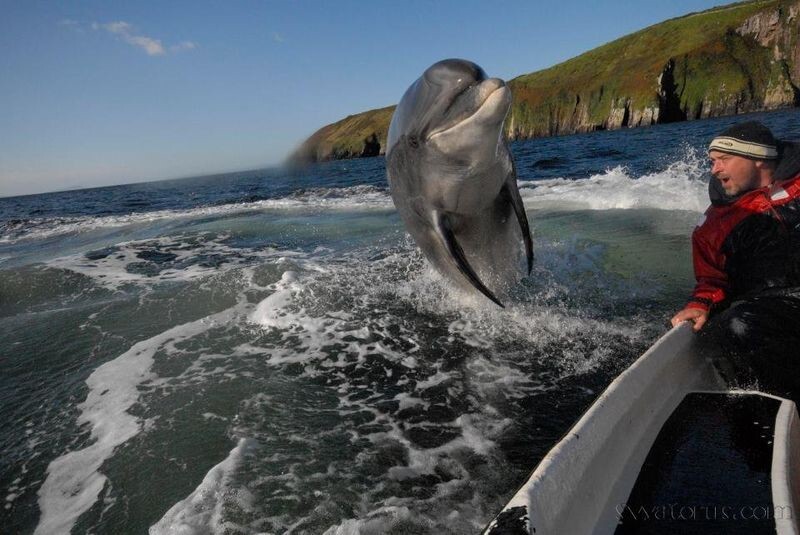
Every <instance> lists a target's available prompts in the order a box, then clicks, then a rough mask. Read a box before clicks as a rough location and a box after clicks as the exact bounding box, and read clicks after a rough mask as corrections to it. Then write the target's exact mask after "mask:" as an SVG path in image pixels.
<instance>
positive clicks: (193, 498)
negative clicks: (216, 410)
mask: <svg viewBox="0 0 800 535" xmlns="http://www.w3.org/2000/svg"><path fill="white" fill-rule="evenodd" d="M247 443H248V439H245V438H242V439H239V443H238V444H237V445H236V447H235V448H233V449H232V450H231V451H230V453H229V454H228V456H227V457H226V458H225V459H224V460H223V461H222V462H220V463H219V464H217V465H216V466H214V467H213V468H212V469H211V470H209V471H208V473H207V474H206V476H205V477H204V478H203V481H202V482H201V483H200V485H198V487H197V488H196V489H195V490H194V491H193V492H192V493H191V494H190V495H189V496H188V497H186V498H185V499H184V500H181V501H179V502H178V503H176V504H175V505H173V506H172V507H171V508H170V509H169V511H167V512H166V513H165V514H164V516H162V517H161V520H159V521H158V522H156V523H155V524H153V525H152V526H151V527H150V530H149V532H150V535H194V534H201V533H220V532H222V531H223V528H224V524H225V522H224V521H223V520H222V508H223V505H224V504H225V500H224V498H225V497H226V496H227V495H228V494H230V493H231V492H233V491H232V490H231V487H230V480H231V477H232V475H233V473H234V472H235V471H236V469H237V468H238V466H239V465H240V464H241V462H242V458H243V456H244V451H245V448H246V446H247Z"/></svg>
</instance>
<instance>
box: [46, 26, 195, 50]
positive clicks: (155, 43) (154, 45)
mask: <svg viewBox="0 0 800 535" xmlns="http://www.w3.org/2000/svg"><path fill="white" fill-rule="evenodd" d="M59 25H61V26H69V27H72V28H75V29H81V27H82V24H81V23H80V22H78V21H74V20H70V19H64V20H62V21H60V22H59ZM88 26H89V27H90V28H91V29H93V30H96V31H99V30H104V31H106V32H108V33H110V34H112V35H116V36H117V37H119V38H120V39H122V40H123V41H124V42H126V43H128V44H129V45H131V46H135V47H138V48H141V49H142V50H144V51H145V53H146V54H147V55H148V56H163V55H165V54H166V53H167V50H169V51H170V52H183V51H187V50H194V49H195V48H197V43H194V42H192V41H182V42H180V43H178V44H176V45H172V46H170V47H166V46H164V44H163V43H162V42H161V39H157V38H155V37H150V36H147V35H139V34H138V32H137V31H136V28H135V27H134V26H133V24H131V23H129V22H125V21H124V20H118V21H114V22H106V23H99V22H92V23H91V24H89V25H88Z"/></svg>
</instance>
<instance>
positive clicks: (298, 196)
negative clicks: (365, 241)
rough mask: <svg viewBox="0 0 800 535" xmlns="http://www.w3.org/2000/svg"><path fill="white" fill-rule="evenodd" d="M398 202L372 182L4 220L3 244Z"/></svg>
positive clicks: (0, 239) (386, 205)
mask: <svg viewBox="0 0 800 535" xmlns="http://www.w3.org/2000/svg"><path fill="white" fill-rule="evenodd" d="M393 207H394V205H393V204H392V200H391V198H390V197H389V195H388V194H387V193H386V192H385V190H383V189H381V188H377V187H375V186H369V185H358V186H351V187H347V188H306V189H301V190H297V191H294V192H292V193H291V194H289V195H288V196H286V197H279V198H275V199H262V200H257V201H252V202H237V203H229V204H221V205H216V206H200V207H197V208H189V209H185V210H155V211H152V212H135V213H129V214H119V215H110V216H91V215H86V216H75V217H55V218H30V219H11V220H8V221H4V222H0V244H4V243H6V244H13V243H17V242H20V241H27V240H42V239H47V238H52V237H55V236H61V235H65V234H79V233H83V232H90V231H93V230H97V229H101V228H119V227H126V226H132V225H141V224H146V223H151V222H156V221H161V220H173V219H181V218H186V219H193V218H202V217H218V216H229V215H235V214H241V213H247V212H259V211H266V210H303V209H316V210H344V211H359V210H391V209H393Z"/></svg>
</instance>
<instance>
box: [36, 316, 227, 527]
mask: <svg viewBox="0 0 800 535" xmlns="http://www.w3.org/2000/svg"><path fill="white" fill-rule="evenodd" d="M237 307H238V305H237V306H235V307H232V308H230V309H227V310H224V311H222V312H219V313H217V314H214V315H211V316H208V317H205V318H202V319H199V320H196V321H193V322H190V323H185V324H183V325H178V326H177V327H173V328H171V329H169V330H167V331H165V332H163V333H161V334H158V335H156V336H154V337H152V338H148V339H147V340H143V341H141V342H138V343H137V344H135V345H134V346H132V347H131V348H130V349H129V350H128V351H126V352H125V353H123V354H122V355H120V356H119V357H117V358H115V359H114V360H111V361H109V362H107V363H105V364H103V365H102V366H100V367H99V368H97V369H96V370H95V371H94V372H93V373H92V374H91V375H90V376H89V377H88V378H87V379H86V384H87V385H88V387H89V394H88V395H87V397H86V400H85V401H84V402H82V403H81V404H79V405H78V409H79V410H80V411H81V414H80V416H78V425H85V424H88V425H90V426H91V438H90V444H89V445H88V446H86V447H84V448H82V449H80V450H76V451H71V452H69V453H65V454H64V455H62V456H60V457H58V458H57V459H55V460H53V461H52V462H51V463H50V464H49V466H48V467H47V477H46V479H45V481H44V483H43V484H42V486H41V487H40V488H39V491H38V495H39V509H40V510H41V517H40V519H39V524H38V525H37V526H36V531H35V534H37V535H38V534H42V535H43V534H49V533H68V532H69V531H70V530H71V529H72V527H73V526H74V525H75V522H76V521H77V519H78V517H79V516H80V515H82V514H83V513H85V512H86V511H88V510H89V509H90V508H91V507H92V506H93V505H94V504H95V503H96V502H97V499H98V496H99V495H100V492H101V491H102V490H103V487H104V486H105V484H106V480H107V478H106V476H105V475H103V474H101V473H100V471H99V470H100V467H101V466H102V465H103V463H104V462H105V461H106V459H108V458H110V457H111V455H112V454H113V452H114V449H115V448H117V447H118V446H120V445H121V444H124V443H125V442H127V441H128V440H130V439H131V438H133V437H134V436H136V435H137V434H138V433H139V432H140V430H141V428H142V422H141V421H140V419H139V418H137V417H135V416H133V415H132V414H130V413H129V412H128V409H129V408H130V407H131V406H133V404H134V403H136V402H137V401H138V399H139V389H138V387H139V385H141V384H142V383H144V382H146V381H148V380H151V379H153V378H154V375H153V374H152V372H151V367H152V365H153V358H154V356H155V354H156V352H157V351H158V349H159V348H161V347H162V346H164V345H165V344H168V343H170V342H172V343H174V342H177V341H180V340H185V339H187V338H190V337H192V336H196V335H198V334H200V333H202V332H204V331H207V330H208V329H211V328H213V327H214V326H216V325H218V324H224V323H227V322H229V321H230V320H231V318H232V317H234V313H235V312H236V310H237Z"/></svg>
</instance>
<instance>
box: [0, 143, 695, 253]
mask: <svg viewBox="0 0 800 535" xmlns="http://www.w3.org/2000/svg"><path fill="white" fill-rule="evenodd" d="M519 185H520V192H521V194H522V197H523V199H524V201H525V203H526V205H527V206H528V207H529V208H541V207H545V208H548V209H554V210H558V209H574V208H576V209H589V210H610V209H637V208H650V209H657V210H687V211H694V212H702V211H703V210H705V208H706V206H708V195H707V193H706V190H707V186H708V179H707V175H706V165H705V162H704V160H703V158H702V157H701V156H700V154H699V153H698V152H697V151H693V150H692V149H687V150H686V151H685V154H683V155H681V157H680V158H679V159H678V160H676V161H674V162H672V163H671V164H669V165H668V166H667V167H666V169H664V170H661V171H657V172H654V173H651V174H645V175H643V176H639V177H637V176H634V175H632V174H631V173H630V171H629V170H628V169H627V168H625V167H615V168H613V169H609V170H607V171H606V172H604V173H602V174H597V175H593V176H591V177H589V178H585V179H571V178H556V179H546V180H528V181H520V182H519ZM393 209H394V205H393V203H392V199H391V197H390V195H389V193H388V191H387V189H386V188H379V187H376V186H372V185H356V186H350V187H338V188H324V187H315V188H303V189H298V190H296V191H294V192H292V193H290V194H289V195H286V196H284V197H279V198H274V199H260V200H253V201H248V202H237V203H229V204H221V205H216V206H200V207H196V208H190V209H185V210H177V209H175V210H172V209H169V210H156V211H152V212H135V213H129V214H119V215H106V216H91V215H86V216H76V217H56V218H30V219H12V220H8V221H5V222H0V244H13V243H17V242H20V241H28V240H41V239H47V238H52V237H55V236H61V235H67V234H79V233H84V232H90V231H93V230H97V229H108V228H119V227H126V226H133V225H143V224H147V223H152V222H157V221H161V220H174V219H181V218H186V219H192V218H203V217H224V216H231V215H236V214H242V213H248V212H259V211H270V210H287V211H291V210H320V211H374V210H393Z"/></svg>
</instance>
